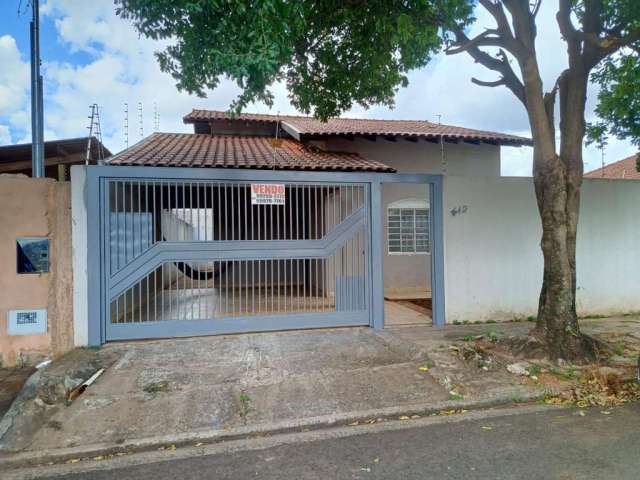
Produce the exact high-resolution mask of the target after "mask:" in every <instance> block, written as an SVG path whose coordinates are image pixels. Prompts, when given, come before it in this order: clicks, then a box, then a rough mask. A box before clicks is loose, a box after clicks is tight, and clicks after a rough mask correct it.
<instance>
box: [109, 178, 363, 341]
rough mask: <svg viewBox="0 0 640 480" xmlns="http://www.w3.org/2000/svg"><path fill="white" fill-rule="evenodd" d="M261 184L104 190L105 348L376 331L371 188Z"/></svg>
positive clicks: (140, 183)
mask: <svg viewBox="0 0 640 480" xmlns="http://www.w3.org/2000/svg"><path fill="white" fill-rule="evenodd" d="M119 168H120V169H121V168H123V167H116V168H115V170H118V169H119ZM110 170H114V169H113V168H110ZM162 170H165V169H162ZM148 171H149V172H153V171H157V169H153V170H151V169H148ZM165 171H166V170H165ZM163 173H164V172H163ZM256 178H258V180H251V181H246V180H232V179H229V180H211V179H206V178H202V176H194V177H192V178H189V177H186V176H184V175H181V176H180V178H173V179H167V178H158V177H157V176H156V177H150V176H137V177H101V178H99V183H100V185H99V188H100V194H99V196H100V199H101V200H100V208H99V210H100V212H101V213H100V217H101V225H100V227H101V228H100V232H101V234H100V242H101V248H100V249H101V252H102V254H101V271H102V272H103V273H102V281H101V290H102V302H103V307H102V315H101V316H102V317H103V330H102V335H101V337H102V338H103V339H104V340H107V341H108V340H119V339H135V338H154V337H174V336H190V335H206V334H220V333H233V332H247V331H266V330H280V329H291V328H314V327H332V326H348V325H369V324H370V323H371V315H370V313H371V312H370V310H371V309H370V303H371V300H370V296H371V295H370V282H371V272H370V251H369V248H370V235H371V229H370V225H369V219H370V212H369V209H370V186H369V184H368V183H357V182H351V183H346V182H337V181H331V182H322V181H313V182H300V181H278V180H277V179H269V180H261V179H260V175H259V174H256ZM272 178H273V177H272ZM265 184H268V185H265ZM252 188H253V189H254V192H253V197H252ZM272 191H273V192H275V195H273V196H271V197H270V196H269V194H270V193H272ZM261 192H262V193H261ZM265 192H266V193H267V196H266V197H265V196H264V193H265ZM265 199H266V200H265Z"/></svg>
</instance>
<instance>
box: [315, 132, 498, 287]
mask: <svg viewBox="0 0 640 480" xmlns="http://www.w3.org/2000/svg"><path fill="white" fill-rule="evenodd" d="M318 146H320V147H322V148H326V149H328V150H332V151H343V152H345V151H346V152H355V153H359V154H360V155H362V156H363V157H364V158H367V159H370V160H376V161H378V162H382V163H384V164H385V165H389V166H390V167H393V168H395V169H396V170H397V171H398V172H399V173H431V174H439V175H440V174H443V175H449V174H451V175H461V176H473V177H499V176H500V147H499V146H496V145H488V144H480V145H474V144H469V143H457V144H456V143H445V144H444V145H442V146H441V145H439V144H434V143H431V142H426V141H424V140H419V141H418V142H408V141H406V140H403V139H398V140H397V141H396V142H390V141H388V140H385V139H384V138H381V137H379V138H378V139H377V140H376V141H375V142H372V141H369V140H366V139H361V138H357V139H354V140H353V141H350V140H345V139H331V140H328V141H326V142H320V143H318ZM443 158H444V161H443ZM428 194H429V192H428V187H427V186H426V185H415V184H412V185H410V184H393V183H389V184H384V185H383V188H382V217H383V218H382V225H383V250H384V257H383V262H384V286H385V292H387V293H388V294H391V293H411V292H421V291H424V290H427V291H430V290H431V255H424V254H415V255H412V254H403V255H389V253H388V250H387V209H388V207H389V204H390V203H392V202H395V201H397V200H403V199H410V198H420V199H425V200H428Z"/></svg>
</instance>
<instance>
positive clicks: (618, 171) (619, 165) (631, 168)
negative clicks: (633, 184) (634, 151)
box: [584, 155, 640, 180]
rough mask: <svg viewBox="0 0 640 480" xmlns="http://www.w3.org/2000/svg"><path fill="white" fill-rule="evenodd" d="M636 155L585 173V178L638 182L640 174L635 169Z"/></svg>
mask: <svg viewBox="0 0 640 480" xmlns="http://www.w3.org/2000/svg"><path fill="white" fill-rule="evenodd" d="M637 161H638V155H631V156H630V157H628V158H625V159H623V160H619V161H617V162H614V163H610V164H609V165H605V167H604V169H603V168H597V169H595V170H593V171H591V172H588V173H585V174H584V176H585V177H587V178H610V179H616V180H622V179H625V180H640V172H638V169H637V167H636V162H637Z"/></svg>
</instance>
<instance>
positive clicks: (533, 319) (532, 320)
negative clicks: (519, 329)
mask: <svg viewBox="0 0 640 480" xmlns="http://www.w3.org/2000/svg"><path fill="white" fill-rule="evenodd" d="M536 320H537V319H536V317H534V316H533V315H529V316H528V317H527V322H535V321H536Z"/></svg>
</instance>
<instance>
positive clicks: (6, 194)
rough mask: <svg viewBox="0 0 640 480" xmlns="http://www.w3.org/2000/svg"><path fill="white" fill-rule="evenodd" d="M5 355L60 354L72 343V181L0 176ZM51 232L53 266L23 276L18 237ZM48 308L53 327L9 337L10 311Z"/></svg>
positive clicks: (1, 350)
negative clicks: (35, 332) (43, 271)
mask: <svg viewBox="0 0 640 480" xmlns="http://www.w3.org/2000/svg"><path fill="white" fill-rule="evenodd" d="M0 206H1V208H0V226H1V228H0V265H2V269H0V354H1V357H2V364H3V365H4V366H13V365H16V364H22V363H34V362H36V361H38V360H39V359H41V358H43V357H47V356H54V357H55V356H58V355H61V354H63V353H64V352H66V351H68V350H69V349H70V348H71V347H72V345H73V325H72V316H73V311H72V284H73V278H72V269H71V202H70V186H69V183H68V182H56V181H55V180H52V179H46V178H45V179H33V178H28V177H25V176H22V175H0ZM29 236H36V237H47V236H48V237H49V239H50V245H49V256H50V271H49V273H42V274H22V275H18V274H17V273H16V272H17V265H16V238H17V237H29ZM30 308H34V309H36V308H46V309H47V311H48V322H47V324H48V329H47V330H48V331H47V333H45V334H39V335H24V336H9V335H8V325H7V323H8V312H9V310H12V309H30Z"/></svg>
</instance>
